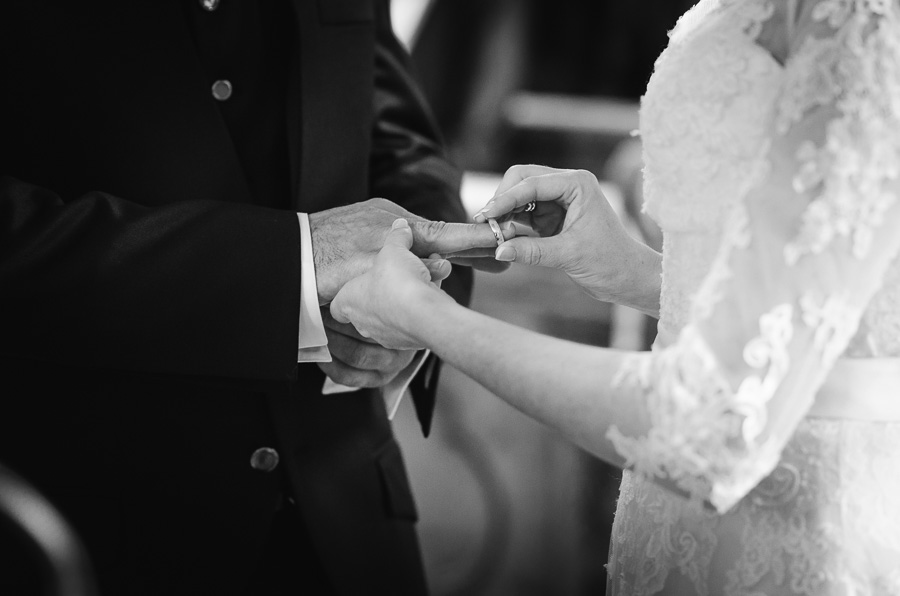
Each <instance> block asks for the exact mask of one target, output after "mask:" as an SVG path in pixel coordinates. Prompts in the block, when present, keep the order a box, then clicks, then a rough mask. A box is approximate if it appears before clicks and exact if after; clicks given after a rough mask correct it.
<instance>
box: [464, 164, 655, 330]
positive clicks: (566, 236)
mask: <svg viewBox="0 0 900 596" xmlns="http://www.w3.org/2000/svg"><path fill="white" fill-rule="evenodd" d="M532 201H533V202H535V203H536V206H535V208H534V210H533V211H530V212H528V211H525V207H526V206H527V205H528V203H531V202H532ZM487 218H495V219H498V220H501V221H506V220H512V221H514V222H519V223H526V224H528V225H529V226H530V227H531V228H532V229H533V230H534V231H535V232H537V233H538V235H539V236H540V237H538V238H535V237H533V236H519V237H516V238H513V239H511V240H507V241H506V242H504V243H503V244H502V245H501V246H500V247H499V248H497V251H496V258H497V260H499V261H514V262H517V263H524V264H527V265H544V266H547V267H555V268H557V269H562V270H563V271H565V272H566V273H567V274H568V275H569V277H571V278H572V279H573V280H574V281H575V282H576V283H577V284H578V285H580V286H581V287H582V288H584V290H585V291H587V292H588V293H589V294H590V295H591V296H593V297H594V298H596V299H597V300H602V301H604V302H615V303H618V304H624V305H626V306H631V307H633V308H637V309H639V310H642V311H644V312H646V313H648V314H651V315H654V316H656V314H657V313H658V311H659V284H660V280H659V274H660V272H661V270H662V265H661V262H662V260H661V256H660V255H659V253H657V252H656V251H654V250H653V249H651V248H650V247H648V246H647V245H645V244H643V243H642V242H640V241H638V240H636V239H634V238H632V237H631V236H630V235H629V234H628V232H627V231H626V230H625V227H624V226H623V225H622V222H621V221H620V220H619V217H618V216H617V215H616V213H615V211H614V210H613V208H612V206H611V205H610V204H609V202H608V201H607V200H606V197H605V196H603V192H602V191H601V190H600V183H599V182H598V181H597V178H596V177H594V175H593V174H591V173H590V172H586V171H583V170H558V169H554V168H548V167H545V166H534V165H527V166H513V167H512V168H510V169H509V170H508V171H507V172H506V175H505V176H504V177H503V181H502V182H501V183H500V186H499V188H498V189H497V192H496V194H495V195H494V198H493V199H491V200H490V201H489V202H488V203H487V205H485V207H484V209H482V210H481V211H480V212H478V213H477V214H476V215H475V221H476V222H479V223H480V222H483V221H486V220H487Z"/></svg>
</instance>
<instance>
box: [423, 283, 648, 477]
mask: <svg viewBox="0 0 900 596" xmlns="http://www.w3.org/2000/svg"><path fill="white" fill-rule="evenodd" d="M408 314H409V316H410V321H411V322H410V325H411V328H412V329H414V333H413V334H414V335H415V336H416V337H417V338H418V339H419V340H420V341H421V342H422V343H423V344H424V345H426V346H427V347H429V348H431V350H432V351H434V352H436V353H437V354H438V355H439V356H440V357H441V358H443V359H444V360H445V361H446V362H448V363H450V364H451V365H452V366H454V367H456V368H457V369H459V370H461V371H462V372H463V373H465V374H466V375H468V376H470V377H471V378H473V379H475V380H476V381H478V382H479V383H481V384H482V385H483V386H484V387H485V388H487V389H488V390H490V391H491V392H493V393H494V394H496V395H497V396H499V397H501V398H502V399H503V400H504V401H506V402H508V403H509V404H511V405H512V406H514V407H515V408H517V409H519V410H521V411H522V412H524V413H525V414H527V415H528V416H531V417H532V418H535V419H537V420H540V421H542V422H544V423H546V424H548V425H550V426H552V427H554V428H556V429H557V430H559V431H560V432H562V433H563V434H564V435H565V436H566V437H567V438H568V439H569V440H571V441H573V442H575V443H577V444H578V445H580V446H581V447H583V448H584V449H586V450H588V451H590V452H591V453H593V454H594V455H596V456H598V457H600V458H602V459H604V460H606V461H608V462H611V463H613V464H616V465H620V466H621V465H622V463H623V462H622V460H621V458H620V457H619V456H618V454H616V452H615V450H614V449H613V448H612V445H611V444H610V442H609V441H608V440H607V439H606V431H607V429H608V428H609V426H610V425H611V424H615V425H616V426H618V427H619V428H620V429H621V430H623V431H628V432H633V433H640V434H643V432H645V431H642V430H641V429H642V428H643V429H646V423H645V422H644V416H643V415H642V413H641V412H640V410H639V408H637V407H636V406H637V402H638V401H639V400H629V399H628V398H627V396H622V395H617V394H616V392H614V391H612V378H613V376H614V374H615V373H616V371H617V370H618V368H619V365H620V363H621V359H622V358H623V357H624V355H625V353H624V352H619V351H615V350H609V349H603V348H597V347H592V346H586V345H582V344H577V343H573V342H569V341H565V340H560V339H556V338H552V337H548V336H545V335H540V334H538V333H535V332H532V331H528V330H525V329H521V328H519V327H515V326H513V325H509V324H507V323H504V322H502V321H498V320H496V319H492V318H490V317H487V316H485V315H482V314H480V313H476V312H474V311H471V310H469V309H466V308H463V307H461V306H459V305H457V304H456V303H454V302H452V301H450V300H443V299H440V297H439V296H435V299H434V300H429V301H423V302H420V303H418V304H417V305H416V306H414V307H413V308H412V309H410V311H409V312H408ZM629 402H631V403H629Z"/></svg>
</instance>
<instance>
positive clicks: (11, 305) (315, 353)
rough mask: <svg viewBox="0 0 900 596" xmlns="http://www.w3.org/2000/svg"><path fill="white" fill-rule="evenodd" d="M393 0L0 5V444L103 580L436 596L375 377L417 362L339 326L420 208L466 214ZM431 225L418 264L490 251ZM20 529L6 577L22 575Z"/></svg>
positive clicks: (1, 564) (462, 285)
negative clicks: (335, 313) (366, 277)
mask: <svg viewBox="0 0 900 596" xmlns="http://www.w3.org/2000/svg"><path fill="white" fill-rule="evenodd" d="M388 8H389V7H388V0H266V1H265V2H261V1H257V0H154V1H143V2H141V1H136V0H119V1H112V0H109V1H105V0H91V1H84V2H71V1H62V0H46V1H41V2H35V1H34V0H8V1H6V2H3V3H2V6H0V80H2V86H3V87H2V93H0V131H2V136H0V378H2V379H3V383H4V385H3V388H2V389H0V462H2V463H4V464H6V465H8V466H10V467H11V468H13V469H14V470H16V471H18V472H19V473H20V474H22V475H23V476H25V477H27V478H28V479H29V480H31V481H32V482H33V483H34V484H35V485H37V487H38V488H39V489H40V490H41V491H42V492H43V493H44V494H45V495H46V496H47V497H48V498H49V499H50V500H51V501H53V502H54V503H55V504H56V505H57V506H58V507H59V508H60V509H61V511H62V513H63V514H64V515H65V516H66V517H67V518H68V519H69V521H71V523H72V524H73V525H74V527H75V529H76V530H77V531H78V533H79V534H80V535H81V538H82V539H83V540H84V542H85V543H86V544H87V547H88V550H89V555H90V556H91V558H92V562H93V565H94V568H95V571H96V574H97V576H98V580H99V584H100V588H101V593H102V594H104V595H107V596H109V595H112V596H117V595H123V594H129V595H131V594H135V595H137V594H148V595H149V594H154V595H159V594H166V595H167V596H177V595H182V594H184V595H188V594H190V595H191V596H195V595H197V594H216V595H219V596H227V595H235V596H237V595H241V594H248V595H250V594H252V595H266V594H281V593H292V594H299V593H307V594H347V595H349V594H394V595H397V594H422V593H424V592H425V591H426V589H425V581H424V578H423V572H422V566H421V561H420V556H419V552H418V546H417V539H416V535H415V532H414V522H415V520H416V509H415V506H414V503H413V500H412V495H411V493H410V487H409V483H408V480H407V477H406V472H405V470H404V467H403V462H402V458H401V454H400V450H399V448H398V445H397V443H396V442H395V440H394V438H393V435H392V432H391V428H390V425H389V422H388V421H387V419H386V416H385V406H384V403H383V401H382V399H381V397H380V394H379V393H380V392H379V390H378V388H379V387H382V386H386V385H401V386H402V385H403V381H404V380H405V378H404V375H409V374H411V372H413V371H412V370H411V368H410V367H411V365H413V364H414V362H413V358H414V357H415V354H414V353H410V352H397V351H391V350H387V349H384V348H382V347H380V346H377V345H374V344H371V343H369V342H368V341H366V340H365V339H364V338H361V337H359V336H357V335H355V333H354V331H353V330H352V328H349V327H347V326H341V325H338V324H336V323H334V322H333V321H332V320H330V319H329V318H328V317H327V316H326V317H325V320H324V321H320V320H319V319H318V313H319V311H318V307H319V306H320V305H324V304H326V303H327V302H328V301H329V300H330V299H331V297H332V296H333V295H334V293H335V292H336V291H337V290H338V289H339V288H340V287H341V285H342V284H343V283H344V282H345V281H346V280H347V279H348V278H349V277H351V276H353V275H355V274H357V273H359V272H361V271H363V270H365V268H366V267H368V265H369V262H370V258H371V255H372V254H374V252H376V251H377V250H378V249H379V248H380V246H381V244H382V241H383V238H384V236H385V234H386V233H387V231H388V230H389V229H390V225H391V223H392V222H393V220H394V219H395V218H396V217H397V216H398V215H404V214H405V213H406V212H405V211H404V209H406V210H408V211H410V212H413V213H416V214H418V215H421V216H423V217H425V218H428V219H429V220H445V221H452V220H461V219H462V218H463V216H464V213H463V210H462V207H461V205H460V202H459V199H458V183H459V179H458V175H457V172H456V171H455V170H454V169H453V168H452V167H451V166H450V165H449V163H448V162H447V161H446V159H445V158H444V156H443V152H442V149H441V147H440V145H439V143H438V141H437V135H436V132H435V130H434V127H433V126H432V123H431V120H430V118H429V116H428V113H427V110H426V108H425V106H424V104H423V100H422V97H421V95H420V94H419V92H418V91H417V89H416V87H415V85H414V84H413V82H412V79H411V77H410V74H409V71H408V64H407V59H406V56H405V55H404V53H403V51H402V49H401V48H400V46H399V44H398V43H397V41H396V40H395V38H394V37H393V34H392V32H391V24H390V18H389V11H388ZM373 196H383V197H388V198H389V199H391V200H392V201H393V203H388V202H387V201H374V202H366V203H361V202H362V201H365V200H366V199H368V198H369V197H373ZM297 212H303V213H309V214H310V216H309V218H308V219H307V218H305V217H301V218H299V219H298V215H297ZM410 217H412V216H410ZM413 227H414V229H415V230H416V231H417V239H418V245H417V248H418V251H419V253H420V254H421V255H422V256H427V255H428V254H429V253H430V252H432V251H434V250H435V248H436V247H437V246H438V244H440V245H441V246H443V247H448V246H452V247H456V248H466V247H470V246H475V245H478V244H479V243H485V242H486V243H487V244H490V243H491V242H493V238H492V236H491V235H490V232H489V231H485V230H480V229H474V228H454V229H453V230H448V229H446V228H444V227H443V226H441V225H440V224H432V223H428V222H423V223H419V224H416V223H414V225H413ZM485 234H486V237H485ZM454 277H455V278H454ZM469 285H470V277H469V276H467V275H465V274H455V276H452V277H451V278H450V279H449V280H447V282H446V283H445V286H444V287H445V289H448V291H450V292H451V293H452V294H453V295H454V296H455V297H457V299H460V300H465V299H466V297H467V295H468V291H469ZM298 335H299V337H300V340H299V341H298ZM325 340H327V344H328V347H327V349H324V348H323V344H324V343H325ZM329 352H330V355H329ZM329 359H330V362H327V361H326V360H329ZM298 362H300V364H298ZM437 369H438V367H437V364H436V363H435V362H433V361H431V362H426V363H425V365H424V367H423V368H422V372H421V373H420V374H418V375H417V377H416V378H415V379H414V380H413V383H412V389H413V393H414V396H415V398H416V407H417V410H418V413H419V415H420V420H421V422H422V425H423V428H424V429H425V432H427V429H428V426H429V423H430V417H431V400H432V399H433V394H434V389H435V382H436V377H437ZM326 373H327V374H328V375H329V376H330V377H331V378H332V379H334V380H335V381H337V382H339V383H342V384H345V385H351V386H356V387H364V390H361V391H357V392H352V393H347V394H342V395H323V394H322V387H323V383H324V381H325V379H326ZM0 530H2V527H0ZM9 544H10V543H9V535H8V534H7V535H4V533H3V532H2V531H0V593H3V594H20V593H29V592H27V590H28V589H29V588H34V587H35V586H36V585H37V578H36V577H35V576H34V575H33V574H32V576H29V573H32V571H33V568H32V567H30V566H29V565H30V564H31V563H32V562H33V559H30V560H29V558H28V557H27V556H25V555H26V553H23V552H22V551H21V549H20V548H18V547H16V546H12V547H10V546H9ZM4 548H7V549H9V550H7V551H5V552H4ZM29 581H31V582H32V583H28V582H29Z"/></svg>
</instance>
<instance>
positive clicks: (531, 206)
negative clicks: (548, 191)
mask: <svg viewBox="0 0 900 596" xmlns="http://www.w3.org/2000/svg"><path fill="white" fill-rule="evenodd" d="M536 207H537V203H535V202H534V201H531V202H530V203H528V204H527V205H525V213H531V212H532V211H534V210H535V208H536Z"/></svg>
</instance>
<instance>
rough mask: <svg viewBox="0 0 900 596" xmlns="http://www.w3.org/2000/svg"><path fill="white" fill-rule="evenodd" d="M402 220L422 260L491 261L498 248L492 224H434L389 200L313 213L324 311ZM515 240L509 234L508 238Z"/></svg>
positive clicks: (366, 267)
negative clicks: (472, 255)
mask: <svg viewBox="0 0 900 596" xmlns="http://www.w3.org/2000/svg"><path fill="white" fill-rule="evenodd" d="M398 217H402V218H404V219H406V220H407V221H408V222H409V225H410V228H411V229H412V233H413V246H412V252H413V253H414V254H415V255H417V256H419V257H427V256H430V255H432V254H435V253H437V254H440V255H448V254H453V253H463V251H471V250H472V249H489V251H486V253H485V254H491V255H492V254H493V251H494V249H495V248H496V247H497V242H496V240H495V238H494V235H493V233H492V232H491V229H490V227H489V226H488V225H487V224H456V223H445V222H442V221H429V220H426V219H423V218H421V217H419V216H417V215H413V214H412V213H410V212H409V211H407V210H406V209H403V208H402V207H400V206H399V205H397V204H395V203H392V202H390V201H387V200H385V199H371V200H369V201H366V202H364V203H356V204H353V205H348V206H346V207H338V208H335V209H329V210H327V211H321V212H319V213H311V214H310V215H309V225H310V230H311V233H312V246H313V259H314V260H315V264H316V285H317V287H318V291H319V304H320V305H325V304H328V303H329V302H331V300H332V299H333V298H334V296H335V294H337V292H338V290H340V289H341V288H342V287H343V286H344V284H345V283H347V282H348V281H350V280H351V279H353V278H354V277H357V276H358V275H361V274H363V273H365V272H366V271H368V270H369V268H370V267H371V266H372V262H373V260H374V258H375V255H377V254H378V251H379V250H381V248H382V246H384V241H385V238H387V235H388V232H390V231H391V225H392V224H393V223H394V220H396V219H397V218H398ZM512 236H513V232H512V231H510V232H509V236H508V237H509V238H511V237H512Z"/></svg>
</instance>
